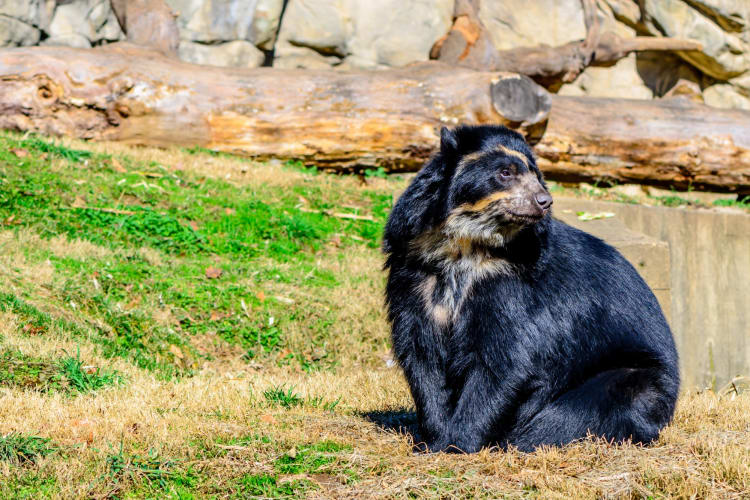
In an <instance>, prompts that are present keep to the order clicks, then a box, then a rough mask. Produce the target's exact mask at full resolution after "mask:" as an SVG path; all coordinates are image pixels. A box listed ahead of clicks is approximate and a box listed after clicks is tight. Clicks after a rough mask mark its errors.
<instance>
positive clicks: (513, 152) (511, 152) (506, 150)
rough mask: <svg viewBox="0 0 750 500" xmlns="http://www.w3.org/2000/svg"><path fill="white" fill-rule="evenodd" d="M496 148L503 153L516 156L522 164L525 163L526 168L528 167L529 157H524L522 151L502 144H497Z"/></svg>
mask: <svg viewBox="0 0 750 500" xmlns="http://www.w3.org/2000/svg"><path fill="white" fill-rule="evenodd" d="M496 149H497V150H498V151H500V152H501V153H504V154H506V155H508V156H513V157H515V158H518V159H519V160H521V162H523V164H524V165H526V168H528V167H529V159H528V158H526V155H525V154H523V153H521V152H520V151H516V150H515V149H509V148H506V147H505V146H503V145H502V144H501V145H499V146H498V147H497V148H496Z"/></svg>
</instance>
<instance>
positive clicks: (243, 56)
mask: <svg viewBox="0 0 750 500" xmlns="http://www.w3.org/2000/svg"><path fill="white" fill-rule="evenodd" d="M178 54H179V57H180V59H182V60H183V61H186V62H191V63H193V64H205V65H209V66H234V67H238V68H257V67H258V66H261V65H263V61H264V59H265V55H264V54H263V52H262V51H261V50H259V49H258V48H256V47H255V45H253V44H252V43H250V42H246V41H244V40H235V41H233V42H227V43H220V44H215V45H206V44H203V43H195V42H190V41H187V40H182V41H181V42H180V48H179V50H178Z"/></svg>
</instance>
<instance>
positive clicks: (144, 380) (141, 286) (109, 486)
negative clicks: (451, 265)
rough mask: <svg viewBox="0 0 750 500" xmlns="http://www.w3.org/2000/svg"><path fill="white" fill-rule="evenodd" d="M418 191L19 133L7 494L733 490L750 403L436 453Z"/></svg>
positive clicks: (392, 182)
mask: <svg viewBox="0 0 750 500" xmlns="http://www.w3.org/2000/svg"><path fill="white" fill-rule="evenodd" d="M404 184H405V181H404V180H403V179H398V178H391V179H381V178H378V177H371V178H369V179H368V182H367V184H361V183H360V182H359V181H358V180H357V179H356V178H352V177H334V176H328V175H315V174H314V173H312V172H307V171H305V170H304V169H302V168H299V167H296V166H293V165H286V166H285V165H259V164H255V163H252V162H247V161H242V160H238V159H232V158H229V157H225V156H220V155H212V154H210V153H209V152H204V151H192V152H188V151H176V150H171V151H169V150H168V151H163V150H153V149H127V148H125V147H123V146H118V145H113V144H99V145H97V144H83V143H72V144H68V145H67V146H59V145H55V144H53V143H51V142H47V141H44V140H40V139H37V138H34V137H28V138H25V139H23V138H21V137H19V136H14V135H2V136H0V221H1V222H2V226H1V227H0V279H2V283H3V287H2V288H1V289H0V335H1V336H2V337H1V340H2V344H1V345H0V397H1V398H2V402H3V404H2V405H0V497H2V498H8V497H19V498H42V497H55V498H56V497H59V496H63V497H89V496H93V497H122V498H128V497H137V498H142V497H152V498H164V497H171V498H204V497H207V498H227V497H238V498H245V497H254V496H259V497H297V496H305V495H309V496H313V497H316V496H317V497H332V496H348V497H356V498H365V497H403V496H417V497H434V496H442V497H474V496H480V497H482V496H485V497H497V496H502V495H508V496H532V497H533V496H542V497H571V496H575V497H580V498H595V497H601V496H607V495H610V496H616V497H619V496H622V497H642V496H644V497H646V496H653V497H659V496H690V495H697V496H709V495H713V496H722V497H733V496H734V497H740V496H741V495H742V494H743V492H745V491H747V490H748V489H749V488H750V469H749V468H748V463H750V397H748V396H745V395H742V396H739V397H734V398H733V397H731V396H724V397H719V396H717V395H714V394H712V393H702V394H693V393H691V394H685V395H684V396H683V398H682V400H681V402H680V406H679V410H678V413H677V417H676V420H675V423H674V425H673V426H671V427H670V428H668V429H667V430H665V432H664V433H663V436H662V438H661V440H660V441H659V443H658V444H657V445H656V446H653V447H650V448H647V449H643V448H638V447H634V446H619V447H614V446H609V445H607V444H605V443H598V442H593V441H591V442H583V443H578V444H575V445H572V446H568V447H566V448H564V449H550V450H541V451H538V452H537V453H534V454H528V455H524V454H519V453H514V452H509V453H497V452H489V451H484V452H482V453H479V454H476V455H473V456H445V455H432V456H423V455H413V454H412V452H411V442H410V437H409V435H408V433H404V432H400V431H399V429H410V428H412V427H413V424H414V416H413V414H412V413H411V402H410V397H409V394H408V390H407V388H406V386H405V384H404V382H403V379H402V377H401V375H400V373H399V371H398V369H397V368H395V367H393V366H392V363H391V362H390V356H389V351H388V340H387V325H386V323H385V320H384V316H383V311H382V295H381V289H382V284H383V275H382V272H381V271H380V269H381V265H382V258H381V256H380V255H379V252H378V238H379V234H380V232H381V230H382V226H383V223H384V220H385V217H386V216H387V211H388V209H389V207H390V205H391V193H392V192H393V191H394V190H396V189H400V188H402V187H403V186H404Z"/></svg>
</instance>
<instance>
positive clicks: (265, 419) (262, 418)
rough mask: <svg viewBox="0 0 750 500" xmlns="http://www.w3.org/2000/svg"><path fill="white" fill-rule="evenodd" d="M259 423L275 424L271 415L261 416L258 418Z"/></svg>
mask: <svg viewBox="0 0 750 500" xmlns="http://www.w3.org/2000/svg"><path fill="white" fill-rule="evenodd" d="M260 421H261V422H263V423H265V424H275V423H276V419H275V418H273V415H261V416H260Z"/></svg>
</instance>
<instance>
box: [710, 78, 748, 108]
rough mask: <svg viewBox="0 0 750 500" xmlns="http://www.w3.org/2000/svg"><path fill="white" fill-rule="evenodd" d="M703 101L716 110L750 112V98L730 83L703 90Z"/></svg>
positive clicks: (718, 84)
mask: <svg viewBox="0 0 750 500" xmlns="http://www.w3.org/2000/svg"><path fill="white" fill-rule="evenodd" d="M703 100H704V102H705V103H706V104H708V105H709V106H713V107H715V108H736V109H746V110H750V98H749V97H748V96H747V95H743V94H742V93H741V92H740V91H739V89H738V88H737V87H735V86H734V85H730V84H728V83H717V84H716V85H711V86H710V87H708V88H706V89H705V90H703Z"/></svg>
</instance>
